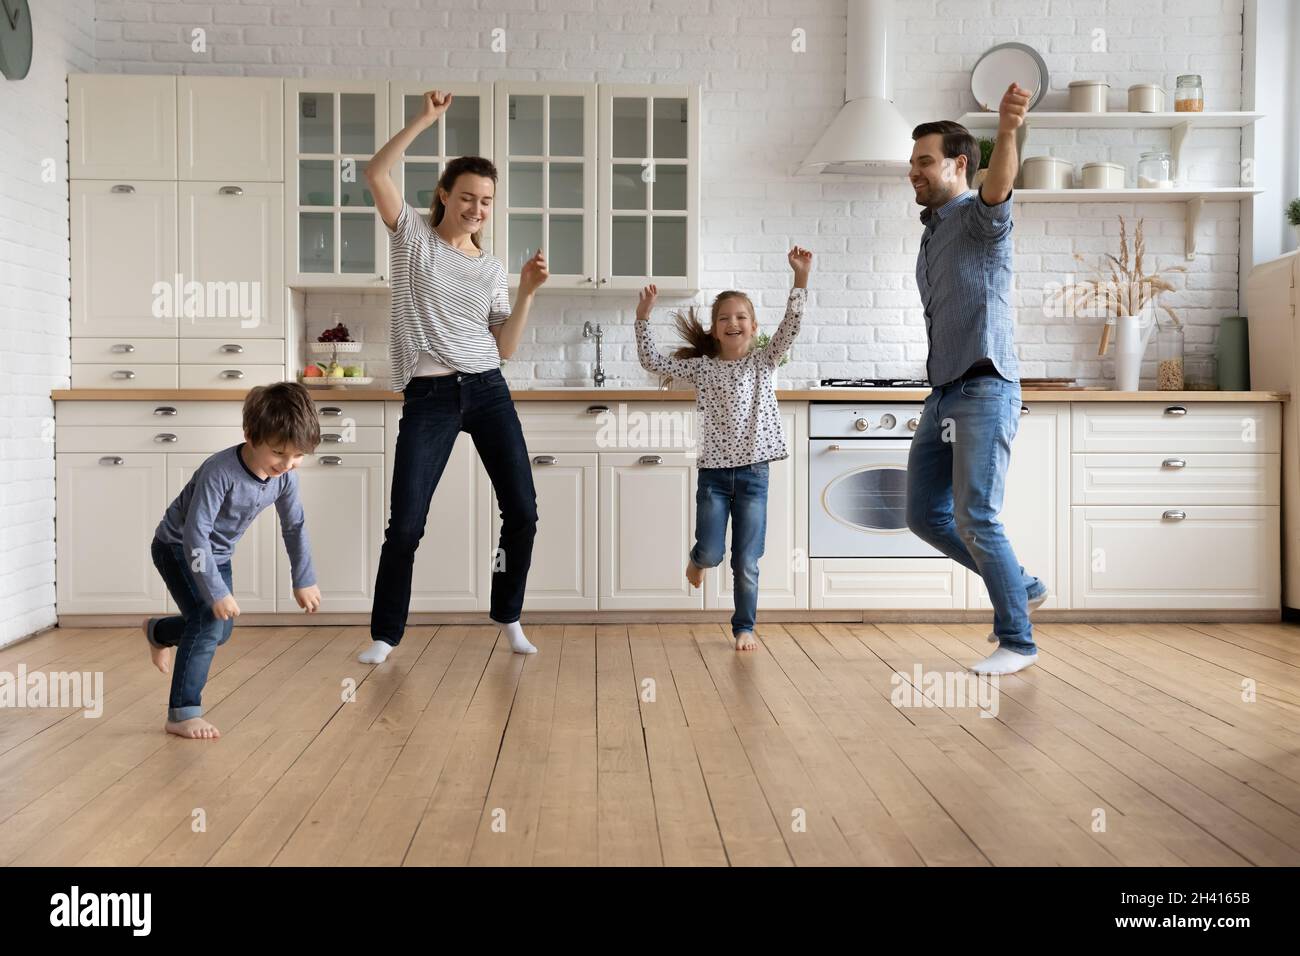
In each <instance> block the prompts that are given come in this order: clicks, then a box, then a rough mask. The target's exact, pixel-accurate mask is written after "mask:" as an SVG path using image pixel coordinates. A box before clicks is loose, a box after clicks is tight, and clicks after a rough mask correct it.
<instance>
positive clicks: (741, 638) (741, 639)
mask: <svg viewBox="0 0 1300 956" xmlns="http://www.w3.org/2000/svg"><path fill="white" fill-rule="evenodd" d="M757 649H758V642H757V641H756V640H754V632H753V631H740V632H739V633H737V634H736V650H738V651H753V650H757Z"/></svg>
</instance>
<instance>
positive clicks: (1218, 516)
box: [1071, 505, 1281, 609]
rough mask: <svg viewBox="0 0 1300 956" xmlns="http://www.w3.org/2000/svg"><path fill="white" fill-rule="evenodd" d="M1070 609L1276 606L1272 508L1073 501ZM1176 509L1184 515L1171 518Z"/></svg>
mask: <svg viewBox="0 0 1300 956" xmlns="http://www.w3.org/2000/svg"><path fill="white" fill-rule="evenodd" d="M1072 511H1073V529H1072V534H1071V540H1072V542H1073V547H1072V551H1073V553H1072V555H1071V568H1072V572H1071V578H1072V584H1073V588H1072V594H1071V599H1072V600H1073V602H1074V607H1076V608H1180V609H1187V608H1207V609H1208V608H1222V609H1259V608H1276V607H1278V606H1279V601H1280V598H1281V571H1280V562H1279V553H1280V552H1279V524H1278V519H1279V512H1280V509H1279V508H1276V507H1223V506H1215V505H1203V506H1195V505H1192V506H1187V507H1185V508H1179V509H1178V510H1177V511H1174V510H1173V509H1171V508H1167V507H1166V508H1162V507H1158V506H1157V507H1151V506H1133V507H1091V506H1090V507H1076V508H1073V509H1072ZM1178 514H1183V515H1185V516H1186V517H1183V518H1181V519H1178V518H1176V515H1178Z"/></svg>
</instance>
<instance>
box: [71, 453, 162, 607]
mask: <svg viewBox="0 0 1300 956" xmlns="http://www.w3.org/2000/svg"><path fill="white" fill-rule="evenodd" d="M166 457H167V456H166V455H162V454H134V453H130V452H125V453H122V454H99V453H91V454H75V453H73V454H66V453H63V452H60V453H59V454H58V455H56V456H55V472H56V488H57V501H56V506H55V527H56V531H57V545H56V549H55V552H56V572H57V575H56V577H57V582H56V586H55V592H56V599H57V602H58V612H59V614H113V613H127V612H139V613H141V614H157V613H161V612H162V611H163V609H164V606H165V605H164V592H165V590H166V589H165V586H164V585H163V581H162V578H161V577H160V576H159V574H158V571H157V570H156V569H155V568H154V565H153V559H152V557H151V556H150V553H149V543H150V541H151V540H152V539H153V530H154V528H155V527H157V525H158V522H159V521H161V520H162V516H163V512H164V511H165V510H166V507H167V500H168V499H167V496H166V491H167V474H166Z"/></svg>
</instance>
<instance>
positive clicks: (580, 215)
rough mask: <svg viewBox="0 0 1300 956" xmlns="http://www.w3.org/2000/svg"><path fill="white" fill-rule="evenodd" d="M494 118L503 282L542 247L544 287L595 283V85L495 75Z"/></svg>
mask: <svg viewBox="0 0 1300 956" xmlns="http://www.w3.org/2000/svg"><path fill="white" fill-rule="evenodd" d="M495 120H496V145H497V150H498V161H497V170H498V172H499V174H500V177H501V181H500V182H499V183H498V186H497V202H496V211H495V212H494V213H493V218H494V219H495V220H496V237H497V241H496V245H495V254H496V255H498V256H500V257H501V258H502V259H503V260H504V261H505V263H506V269H507V271H508V272H509V273H510V281H511V284H512V285H515V284H517V283H518V281H519V270H520V269H521V268H522V267H523V264H524V263H525V262H527V261H528V260H529V259H530V258H531V257H532V256H533V254H534V253H536V252H537V250H538V249H542V250H543V252H544V253H545V255H546V261H547V265H548V267H549V269H550V273H551V277H550V279H549V280H548V281H547V283H546V286H544V288H546V289H593V288H597V286H598V283H597V279H596V268H595V267H596V169H595V165H596V98H595V87H594V86H592V85H591V84H562V83H557V84H544V83H498V84H496V115H495Z"/></svg>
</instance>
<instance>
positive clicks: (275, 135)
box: [176, 76, 284, 183]
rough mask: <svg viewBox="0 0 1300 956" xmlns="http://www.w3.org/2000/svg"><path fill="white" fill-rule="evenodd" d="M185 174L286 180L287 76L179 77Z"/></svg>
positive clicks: (190, 177)
mask: <svg viewBox="0 0 1300 956" xmlns="http://www.w3.org/2000/svg"><path fill="white" fill-rule="evenodd" d="M176 82H177V88H176V93H177V98H178V102H177V120H178V121H177V126H178V133H179V150H180V178H181V179H188V180H202V181H209V182H212V181H217V180H232V181H235V182H255V183H257V182H261V183H278V182H283V181H284V81H283V80H279V79H258V78H252V77H225V76H182V77H180V78H179V79H178V80H177V81H176Z"/></svg>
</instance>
